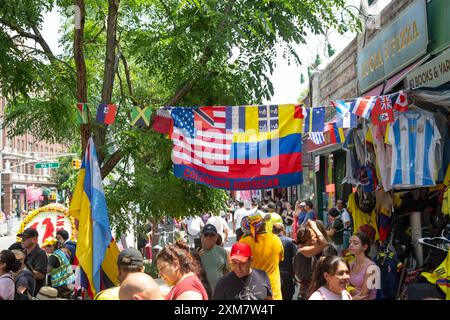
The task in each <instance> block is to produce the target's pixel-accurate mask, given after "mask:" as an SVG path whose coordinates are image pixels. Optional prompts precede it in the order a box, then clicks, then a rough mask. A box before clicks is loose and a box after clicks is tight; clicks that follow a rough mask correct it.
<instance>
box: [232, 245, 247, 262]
mask: <svg viewBox="0 0 450 320" xmlns="http://www.w3.org/2000/svg"><path fill="white" fill-rule="evenodd" d="M251 256H252V248H250V246H249V245H248V244H246V243H243V242H236V243H235V244H234V245H233V247H231V253H230V260H232V259H236V260H239V261H241V262H247V260H248V258H250V257H251Z"/></svg>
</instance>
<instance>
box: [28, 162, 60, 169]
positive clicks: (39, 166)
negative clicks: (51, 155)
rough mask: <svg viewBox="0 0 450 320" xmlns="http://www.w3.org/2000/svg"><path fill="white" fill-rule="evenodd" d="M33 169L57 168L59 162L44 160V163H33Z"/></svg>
mask: <svg viewBox="0 0 450 320" xmlns="http://www.w3.org/2000/svg"><path fill="white" fill-rule="evenodd" d="M34 168H35V169H53V168H59V162H44V163H36V164H35V165H34Z"/></svg>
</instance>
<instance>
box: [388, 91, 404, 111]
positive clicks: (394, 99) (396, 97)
mask: <svg viewBox="0 0 450 320" xmlns="http://www.w3.org/2000/svg"><path fill="white" fill-rule="evenodd" d="M389 99H390V100H391V103H392V105H393V106H394V109H395V110H397V111H400V112H405V111H408V96H407V94H406V92H404V91H399V92H397V93H394V94H391V95H389Z"/></svg>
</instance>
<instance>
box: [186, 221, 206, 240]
mask: <svg viewBox="0 0 450 320" xmlns="http://www.w3.org/2000/svg"><path fill="white" fill-rule="evenodd" d="M204 226H205V224H204V223H203V220H202V218H200V217H199V216H194V217H189V218H188V219H187V232H188V239H189V245H190V246H191V247H192V246H195V239H200V232H201V231H202V228H203V227H204Z"/></svg>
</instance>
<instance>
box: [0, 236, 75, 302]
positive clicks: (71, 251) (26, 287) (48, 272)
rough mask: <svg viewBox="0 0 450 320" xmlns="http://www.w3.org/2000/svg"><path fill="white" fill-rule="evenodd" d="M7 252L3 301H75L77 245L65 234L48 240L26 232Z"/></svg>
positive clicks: (1, 271)
mask: <svg viewBox="0 0 450 320" xmlns="http://www.w3.org/2000/svg"><path fill="white" fill-rule="evenodd" d="M17 237H19V238H20V239H21V241H20V242H16V243H13V244H12V245H11V246H10V247H9V248H8V250H2V251H1V252H0V300H32V299H48V298H50V297H54V298H60V299H72V298H73V297H74V296H73V295H74V284H75V274H74V267H73V265H72V264H73V262H74V259H75V246H76V244H75V242H73V241H71V240H69V234H68V232H67V231H66V230H58V231H57V232H56V238H54V237H47V238H46V239H45V241H44V242H43V243H42V247H41V246H39V243H38V238H39V233H38V231H37V230H36V229H33V228H27V229H25V230H24V231H23V232H22V233H20V234H18V235H17Z"/></svg>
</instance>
